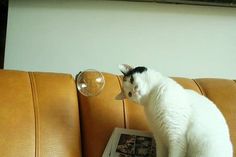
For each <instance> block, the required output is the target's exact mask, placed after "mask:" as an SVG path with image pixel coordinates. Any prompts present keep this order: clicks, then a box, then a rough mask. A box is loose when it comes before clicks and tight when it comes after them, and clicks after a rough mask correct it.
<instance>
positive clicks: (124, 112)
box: [116, 75, 127, 128]
mask: <svg viewBox="0 0 236 157" xmlns="http://www.w3.org/2000/svg"><path fill="white" fill-rule="evenodd" d="M116 78H117V79H118V82H119V85H120V89H121V81H120V77H119V76H118V75H116ZM122 103H123V115H124V127H125V128H126V127H127V124H126V119H127V115H126V109H125V101H124V100H122Z"/></svg>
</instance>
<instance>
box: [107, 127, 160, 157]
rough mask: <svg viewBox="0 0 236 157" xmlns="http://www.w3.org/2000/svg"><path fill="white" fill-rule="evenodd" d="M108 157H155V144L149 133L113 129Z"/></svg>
mask: <svg viewBox="0 0 236 157" xmlns="http://www.w3.org/2000/svg"><path fill="white" fill-rule="evenodd" d="M115 133H116V136H114V137H113V138H114V139H113V144H112V148H111V156H110V157H156V144H155V140H154V138H153V136H152V134H151V133H150V132H144V131H139V130H132V129H123V128H115Z"/></svg>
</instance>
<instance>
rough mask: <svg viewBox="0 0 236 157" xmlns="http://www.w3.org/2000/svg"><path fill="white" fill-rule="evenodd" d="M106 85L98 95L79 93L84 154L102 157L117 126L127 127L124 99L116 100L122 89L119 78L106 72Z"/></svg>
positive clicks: (89, 156)
mask: <svg viewBox="0 0 236 157" xmlns="http://www.w3.org/2000/svg"><path fill="white" fill-rule="evenodd" d="M104 77H105V81H106V83H105V86H104V89H103V91H102V93H100V94H99V95H98V96H95V97H85V96H83V95H81V94H79V104H80V105H79V106H80V116H81V134H82V143H83V156H84V157H85V156H86V157H95V156H96V157H101V154H102V153H103V150H104V149H105V146H106V144H107V141H108V140H109V136H110V134H111V133H112V131H113V129H114V128H115V127H122V128H123V127H125V125H124V122H125V121H124V109H123V103H122V101H117V100H115V99H114V98H115V96H116V95H117V93H118V92H119V91H120V85H119V82H118V78H117V76H115V75H111V74H106V73H104Z"/></svg>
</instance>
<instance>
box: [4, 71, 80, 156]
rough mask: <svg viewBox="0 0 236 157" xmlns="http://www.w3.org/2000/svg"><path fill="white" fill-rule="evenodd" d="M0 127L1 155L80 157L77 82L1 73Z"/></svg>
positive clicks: (50, 75) (65, 77)
mask: <svg viewBox="0 0 236 157" xmlns="http://www.w3.org/2000/svg"><path fill="white" fill-rule="evenodd" d="M0 126H1V127H0V156H3V157H16V156H17V157H34V156H35V157H52V156H55V157H65V156H66V157H81V143H80V127H79V114H78V101H77V93H76V88H75V83H74V79H73V78H72V76H71V75H68V74H54V73H27V72H20V71H7V70H1V71H0Z"/></svg>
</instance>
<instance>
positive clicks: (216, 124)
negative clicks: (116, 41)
mask: <svg viewBox="0 0 236 157" xmlns="http://www.w3.org/2000/svg"><path fill="white" fill-rule="evenodd" d="M119 68H120V70H121V72H122V73H123V74H124V77H123V85H122V86H123V87H122V92H121V93H120V94H119V95H118V96H117V98H118V99H125V98H128V99H130V100H132V101H134V102H136V103H138V104H141V105H143V106H144V111H145V114H146V116H147V119H148V122H149V126H150V128H151V130H152V132H153V134H154V137H155V139H156V142H157V157H233V150H232V143H231V141H230V135H229V130H228V126H227V124H226V121H225V119H224V117H223V115H222V114H221V112H220V111H219V110H218V109H217V107H216V105H215V104H214V103H213V102H211V101H210V100H208V99H207V98H206V97H204V96H202V95H200V94H198V93H196V92H194V91H192V90H187V89H184V88H183V87H182V86H180V85H179V84H178V83H177V82H175V81H174V80H172V79H170V78H168V77H164V76H162V75H161V74H160V73H158V72H156V71H154V70H152V69H149V68H145V67H136V68H132V67H131V66H129V65H120V66H119Z"/></svg>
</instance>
